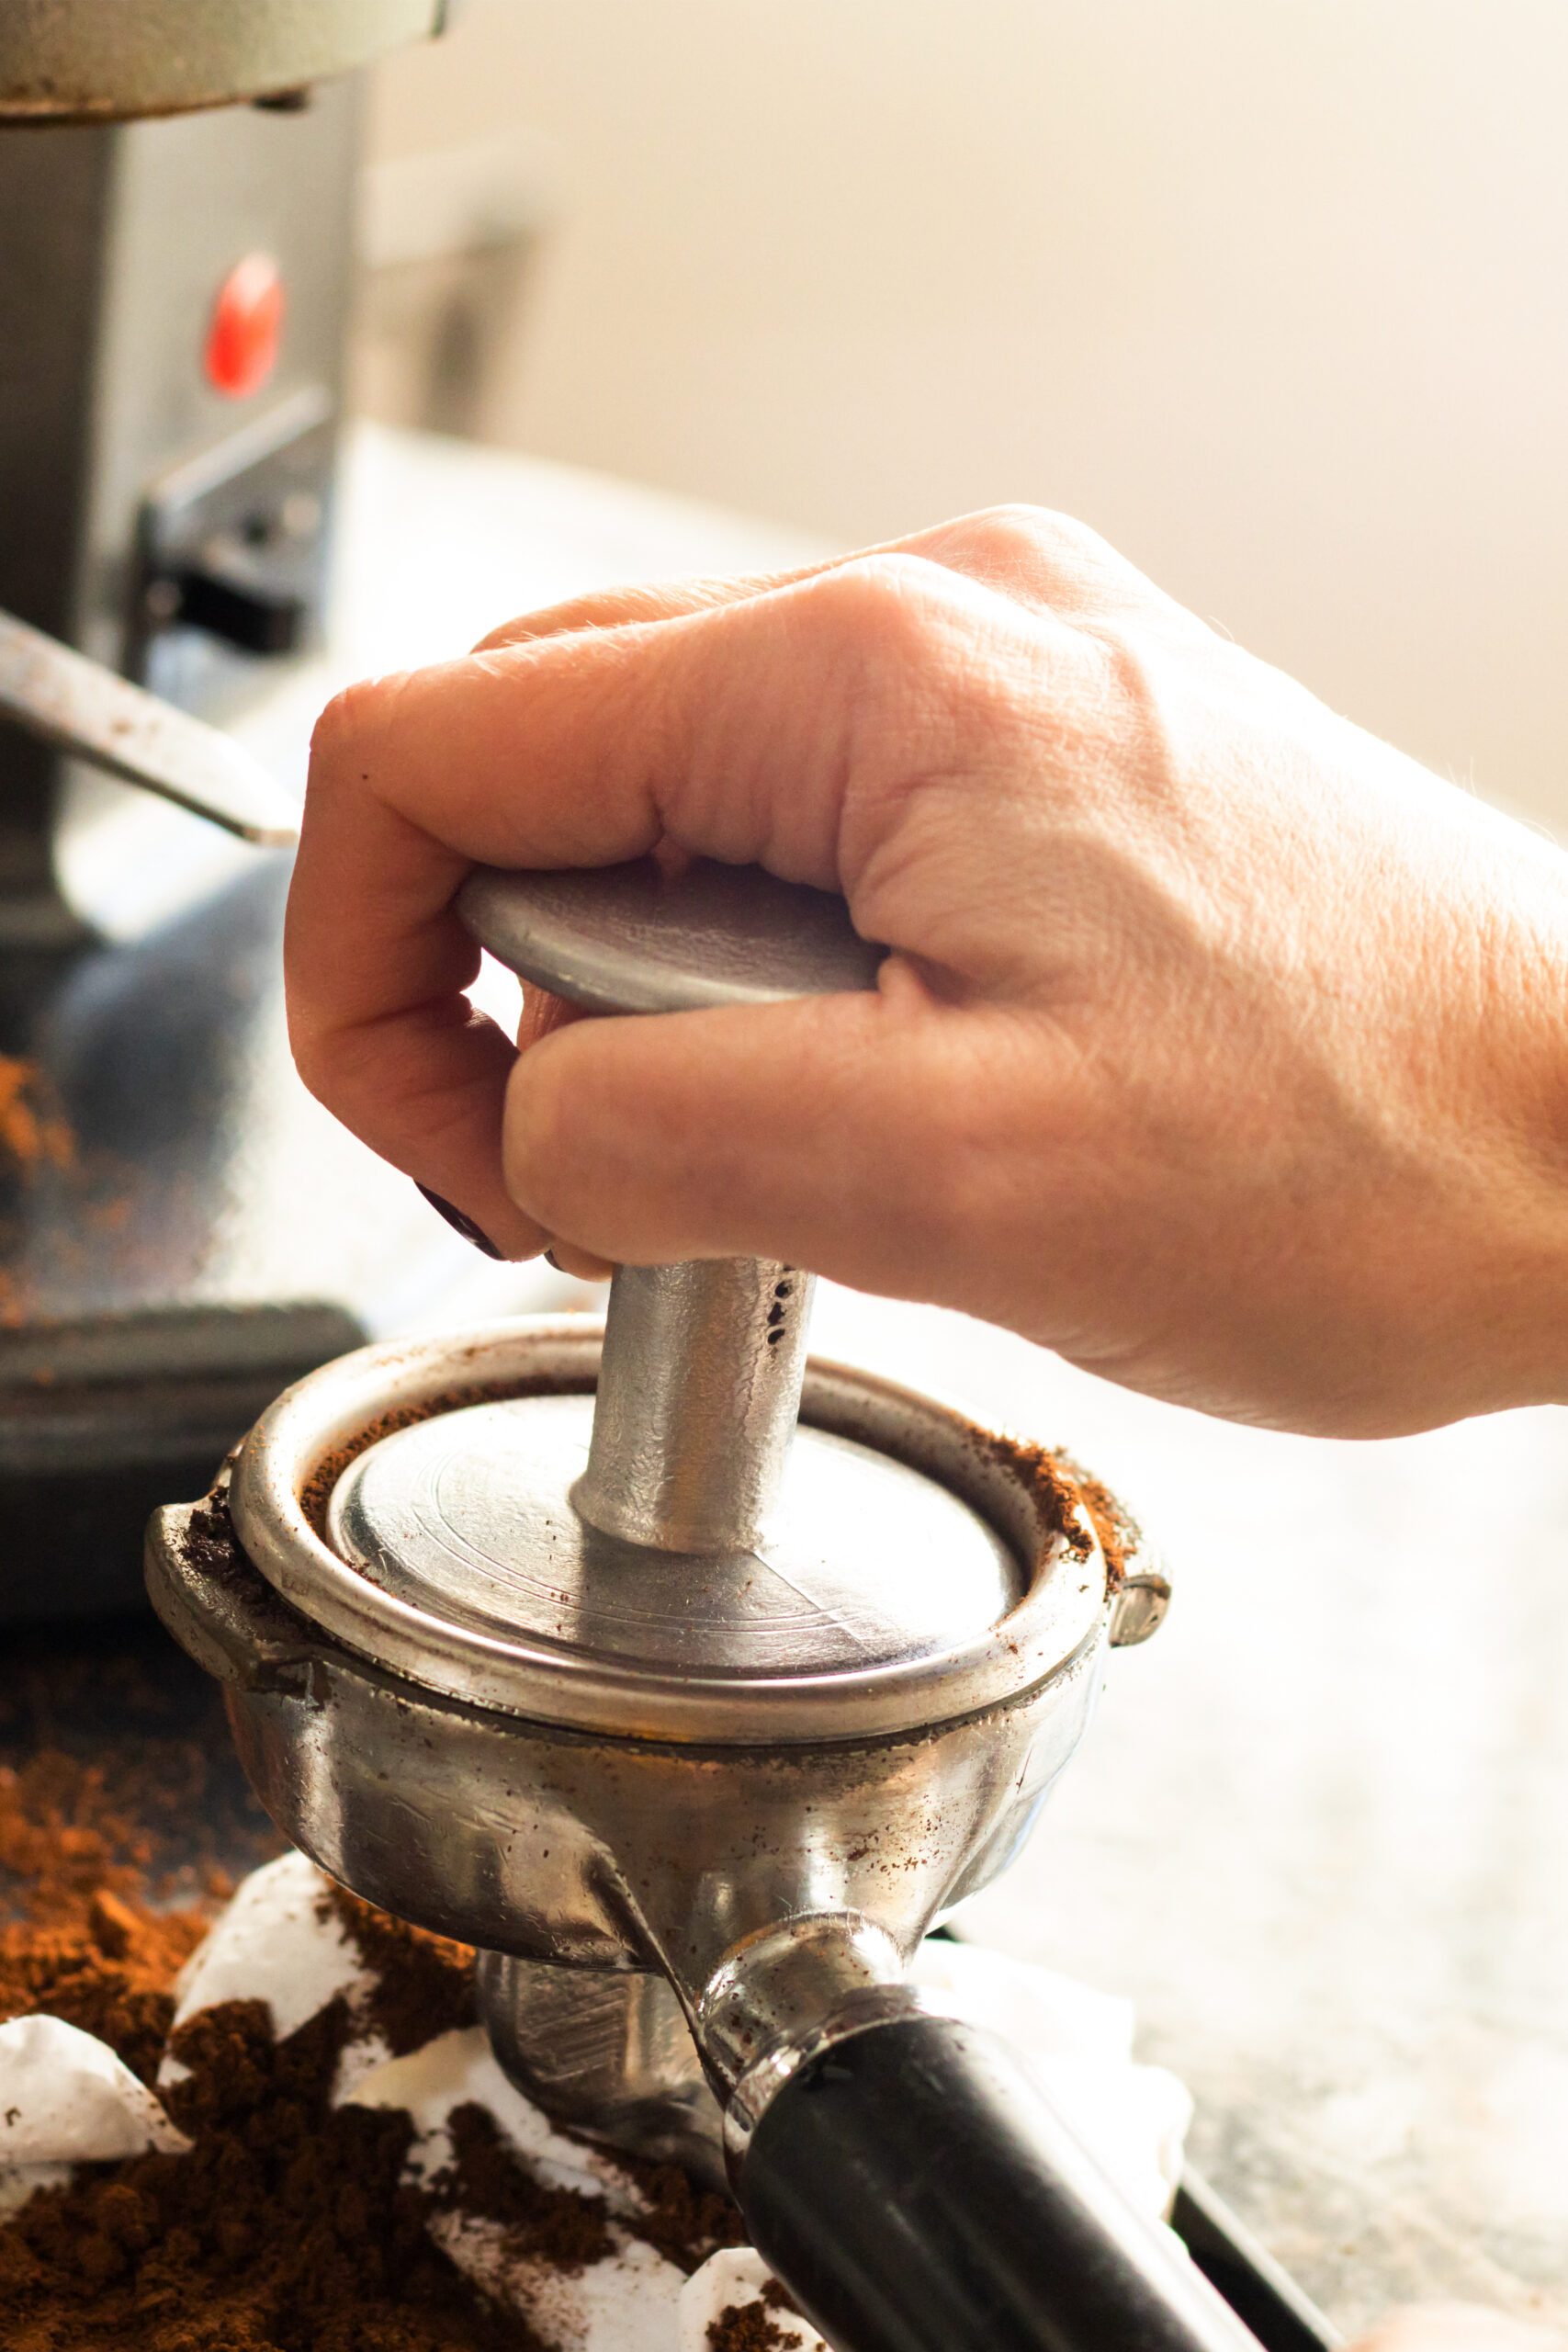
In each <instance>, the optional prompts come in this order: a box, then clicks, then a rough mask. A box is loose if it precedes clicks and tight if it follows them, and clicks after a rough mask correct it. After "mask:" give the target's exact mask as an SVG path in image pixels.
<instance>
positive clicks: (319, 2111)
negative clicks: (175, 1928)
mask: <svg viewBox="0 0 1568 2352" xmlns="http://www.w3.org/2000/svg"><path fill="white" fill-rule="evenodd" d="M351 2030H352V2028H351V2024H350V2020H349V2018H348V2013H347V2010H346V2007H345V2006H344V2003H342V2002H341V2001H338V2002H334V2003H333V2005H332V2006H331V2007H329V2008H327V2009H324V2010H322V2011H321V2013H320V2015H319V2016H317V2017H314V2018H311V2019H310V2021H309V2023H307V2024H306V2025H303V2026H301V2027H300V2028H299V2031H298V2032H296V2033H293V2034H290V2035H289V2037H288V2040H287V2041H284V2042H281V2043H278V2042H275V2041H274V2040H273V2038H272V2030H271V2023H270V2018H269V2014H268V2011H267V2009H266V2007H265V2003H263V2002H259V2001H232V2002H227V2003H224V2004H222V2005H221V2006H220V2007H217V2008H213V2009H208V2010H204V2011H203V2012H202V2013H201V2015H200V2016H199V2017H196V2018H192V2019H191V2020H190V2022H189V2023H188V2025H186V2026H185V2027H184V2028H182V2029H181V2030H180V2032H179V2033H178V2034H176V2036H175V2041H174V2045H173V2046H174V2050H175V2055H176V2056H177V2057H178V2058H179V2059H180V2061H181V2063H182V2064H184V2065H186V2066H188V2067H189V2068H190V2069H191V2074H190V2076H189V2078H188V2079H187V2080H186V2081H184V2082H182V2083H180V2084H179V2085H178V2086H176V2087H175V2089H174V2090H173V2091H171V2092H170V2093H169V2095H168V2098H167V2102H166V2103H167V2105H168V2108H169V2111H170V2113H171V2114H172V2115H173V2116H174V2117H175V2120H176V2121H177V2122H178V2123H179V2125H180V2127H181V2129H182V2130H183V2131H186V2132H188V2133H189V2134H190V2135H191V2137H192V2138H193V2140H194V2141H195V2143H196V2144H195V2147H194V2148H193V2149H192V2151H191V2153H190V2154H188V2155H178V2156H162V2155H145V2156H133V2157H130V2159H128V2160H127V2161H126V2162H124V2163H121V2164H116V2165H84V2166H82V2167H80V2168H79V2172H78V2176H77V2178H76V2180H75V2181H74V2183H73V2186H71V2187H70V2188H60V2189H45V2190H42V2191H40V2192H39V2194H38V2195H36V2196H35V2197H34V2198H33V2199H31V2201H30V2202H29V2203H28V2205H26V2206H24V2207H23V2209H22V2211H20V2212H19V2213H17V2214H16V2215H15V2216H14V2217H13V2218H12V2220H11V2221H10V2222H8V2223H7V2224H6V2227H5V2228H4V2229H0V2342H3V2343H4V2344H5V2345H6V2352H86V2347H88V2346H91V2352H540V2347H539V2346H538V2340H537V2338H536V2337H535V2336H534V2335H532V2333H531V2332H530V2331H529V2329H528V2328H527V2327H526V2326H525V2324H524V2323H523V2322H522V2321H520V2320H519V2319H517V2318H516V2317H515V2316H514V2315H510V2314H508V2315H505V2316H503V2315H502V2313H500V2312H497V2311H495V2310H494V2309H493V2308H492V2307H491V2306H490V2305H489V2304H487V2303H486V2301H484V2299H483V2298H482V2297H481V2296H480V2294H479V2292H478V2290H476V2289H475V2288H474V2287H473V2286H471V2285H470V2284H469V2282H468V2280H467V2279H466V2278H464V2277H463V2275H462V2273H461V2272H460V2271H458V2270H457V2268H456V2267H455V2266H454V2265H453V2264H452V2263H451V2262H450V2261H449V2260H448V2259H447V2257H446V2256H445V2255H443V2254H442V2253H441V2251H440V2250H439V2248H438V2247H436V2246H435V2245H434V2244H433V2243H432V2241H431V2239H430V2237H429V2235H428V2233H427V2232H426V2229H425V2226H424V2218H425V2203H424V2199H423V2197H422V2196H421V2194H420V2192H419V2191H418V2190H417V2189H412V2188H408V2187H406V2186H405V2185H404V2184H403V2183H402V2181H401V2179H400V2175H401V2171H402V2165H403V2160H404V2157H405V2156H406V2154H407V2152H408V2147H409V2143H410V2139H411V2137H412V2124H411V2122H410V2120H409V2118H408V2117H407V2116H406V2115H402V2114H399V2113H397V2112H395V2111H391V2110H386V2109H368V2108H355V2107H342V2108H337V2109H333V2106H332V2105H331V2098H332V2086H333V2075H334V2073H335V2071H336V2065H337V2060H338V2056H339V2053H340V2052H341V2051H342V2049H343V2046H344V2041H345V2040H346V2039H347V2037H348V2035H349V2033H350V2031H351Z"/></svg>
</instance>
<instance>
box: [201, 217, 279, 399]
mask: <svg viewBox="0 0 1568 2352" xmlns="http://www.w3.org/2000/svg"><path fill="white" fill-rule="evenodd" d="M282 332H283V280H282V278H281V277H279V275H278V269H277V264H276V262H275V261H274V260H273V258H272V255H271V254H246V255H245V258H244V260H243V261H237V262H236V263H235V264H234V266H233V268H232V269H231V271H230V272H229V275H228V277H226V278H225V279H224V280H223V283H222V285H221V286H220V288H219V289H218V300H216V301H215V302H214V304H213V305H212V317H211V320H210V322H209V325H208V329H207V350H206V353H205V359H206V365H207V380H208V382H209V384H210V385H211V386H212V387H213V389H214V390H216V391H220V392H222V393H223V394H224V395H225V397H226V398H227V399H229V400H231V401H243V400H244V399H245V398H246V397H247V395H248V394H249V393H251V392H259V391H260V390H261V388H262V386H263V385H264V384H265V381H266V379H267V378H268V377H269V376H270V375H271V373H272V371H273V368H275V367H276V364H277V345H278V339H279V337H280V335H281V334H282Z"/></svg>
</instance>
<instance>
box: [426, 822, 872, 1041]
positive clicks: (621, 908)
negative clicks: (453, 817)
mask: <svg viewBox="0 0 1568 2352" xmlns="http://www.w3.org/2000/svg"><path fill="white" fill-rule="evenodd" d="M457 911H458V913H459V914H460V915H461V916H462V918H463V921H464V922H466V923H467V924H468V929H469V930H470V931H471V932H472V933H473V934H474V936H475V938H476V939H478V940H479V941H480V942H481V943H482V944H484V945H485V946H486V947H488V948H489V949H490V952H491V955H492V956H499V957H500V958H501V961H502V963H503V964H506V965H509V966H510V967H511V968H512V969H513V971H514V972H518V973H520V974H521V975H522V977H523V978H524V979H525V980H533V981H535V982H536V983H537V985H538V986H539V987H540V988H547V989H550V990H551V991H552V992H553V993H554V994H555V995H557V996H564V997H569V998H570V1001H572V1003H573V1004H581V1005H585V1006H586V1007H587V1008H588V1009H589V1011H590V1012H694V1011H698V1010H700V1009H701V1008H702V1007H703V1006H705V1005H719V1004H773V1003H776V1002H778V1001H781V1000H784V999H787V998H790V997H800V996H823V995H827V994H829V992H831V991H833V990H835V989H868V988H874V987H875V985H876V970H877V967H878V965H879V964H880V963H881V961H882V959H883V957H884V956H885V955H886V952H887V951H886V948H883V947H878V946H877V945H875V944H874V943H873V942H872V941H870V940H864V939H862V938H861V937H860V936H859V934H858V933H856V931H855V930H854V928H853V926H852V923H851V922H850V917H849V910H848V908H847V907H846V906H845V904H844V901H843V900H842V899H840V898H838V897H836V896H835V895H834V894H833V893H832V892H831V891H829V890H814V889H812V888H809V887H808V886H807V884H805V883H801V882H782V881H780V880H779V879H778V877H777V876H775V875H772V874H765V873H764V872H763V871H762V869H761V867H760V866H755V865H743V866H733V865H714V864H713V863H712V862H711V860H708V859H706V858H699V859H696V860H695V861H694V863H693V864H692V865H690V866H688V867H687V868H686V869H685V870H684V872H681V873H676V874H672V875H669V876H666V875H664V874H663V873H661V871H660V868H659V866H658V865H656V864H655V863H654V861H653V859H652V858H650V857H649V858H638V859H637V860H636V861H635V863H633V864H630V865H606V866H600V867H597V868H596V869H593V870H592V871H581V872H580V871H577V870H570V871H568V872H564V873H536V874H509V873H502V872H501V871H499V870H498V869H495V868H491V867H488V866H485V867H481V868H479V871H478V872H477V873H475V874H473V875H471V876H469V878H468V881H467V882H465V884H464V885H463V888H462V889H461V891H460V892H459V893H458V897H457Z"/></svg>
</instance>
